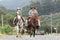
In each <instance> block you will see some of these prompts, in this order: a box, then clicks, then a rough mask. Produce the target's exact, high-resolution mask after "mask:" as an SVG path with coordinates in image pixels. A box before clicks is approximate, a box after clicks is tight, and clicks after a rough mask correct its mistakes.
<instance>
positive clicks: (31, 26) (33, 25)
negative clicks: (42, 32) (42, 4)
mask: <svg viewBox="0 0 60 40" xmlns="http://www.w3.org/2000/svg"><path fill="white" fill-rule="evenodd" d="M38 28H39V27H38V21H37V19H36V16H34V17H32V18H29V19H28V27H27V32H28V33H29V34H30V37H31V36H32V35H33V36H34V37H35V30H36V29H38Z"/></svg>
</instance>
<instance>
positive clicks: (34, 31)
mask: <svg viewBox="0 0 60 40" xmlns="http://www.w3.org/2000/svg"><path fill="white" fill-rule="evenodd" d="M33 37H35V29H34V30H33Z"/></svg>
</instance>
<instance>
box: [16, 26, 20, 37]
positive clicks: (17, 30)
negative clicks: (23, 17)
mask: <svg viewBox="0 0 60 40" xmlns="http://www.w3.org/2000/svg"><path fill="white" fill-rule="evenodd" d="M16 32H17V36H16V37H18V34H19V27H18V25H17V26H16Z"/></svg>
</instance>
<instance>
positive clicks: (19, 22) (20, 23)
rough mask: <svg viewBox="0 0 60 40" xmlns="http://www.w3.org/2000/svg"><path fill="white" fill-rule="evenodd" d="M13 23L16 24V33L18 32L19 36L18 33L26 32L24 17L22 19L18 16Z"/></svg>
mask: <svg viewBox="0 0 60 40" xmlns="http://www.w3.org/2000/svg"><path fill="white" fill-rule="evenodd" d="M13 23H14V24H15V27H16V33H17V36H16V37H18V34H19V33H21V34H23V33H24V27H23V26H24V19H23V17H21V19H18V17H17V16H16V17H15V18H14V20H13Z"/></svg>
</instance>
